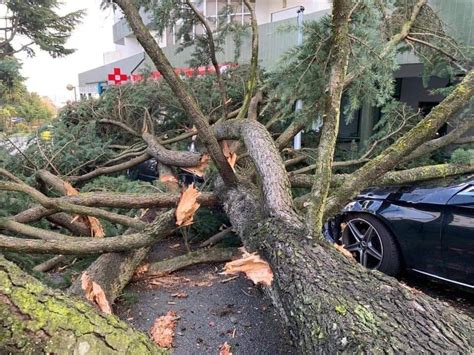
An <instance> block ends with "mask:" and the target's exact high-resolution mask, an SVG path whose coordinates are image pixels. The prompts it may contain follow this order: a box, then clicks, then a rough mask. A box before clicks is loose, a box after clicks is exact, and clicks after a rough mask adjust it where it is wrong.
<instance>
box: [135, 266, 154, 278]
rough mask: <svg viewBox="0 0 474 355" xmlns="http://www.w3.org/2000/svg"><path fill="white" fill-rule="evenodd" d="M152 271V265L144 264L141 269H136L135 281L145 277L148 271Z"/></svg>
mask: <svg viewBox="0 0 474 355" xmlns="http://www.w3.org/2000/svg"><path fill="white" fill-rule="evenodd" d="M149 269H150V264H149V263H146V264H142V265H140V266H139V267H137V268H136V270H135V272H134V273H133V278H134V279H140V278H141V277H142V276H144V275H145V274H146V273H147V272H148V270H149Z"/></svg>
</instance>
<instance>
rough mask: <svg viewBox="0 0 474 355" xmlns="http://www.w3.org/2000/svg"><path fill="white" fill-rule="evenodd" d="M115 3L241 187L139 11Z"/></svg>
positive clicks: (126, 0)
mask: <svg viewBox="0 0 474 355" xmlns="http://www.w3.org/2000/svg"><path fill="white" fill-rule="evenodd" d="M114 2H115V3H116V4H117V5H118V6H119V7H120V8H121V9H122V11H123V13H124V14H125V16H126V18H127V20H128V23H129V25H130V27H131V28H132V30H133V32H134V34H135V36H136V37H137V39H138V41H139V42H140V44H141V45H142V47H143V49H144V50H145V52H146V53H147V54H148V55H149V56H150V58H151V60H152V61H153V64H155V66H156V68H157V69H158V70H159V71H160V72H161V74H162V75H163V77H164V78H165V80H166V82H167V83H168V85H169V86H170V88H171V90H172V91H173V93H174V94H175V95H176V97H177V99H178V100H179V101H180V103H181V105H182V107H183V109H184V111H185V112H186V113H187V115H188V116H189V118H190V119H191V120H192V121H193V123H194V124H195V126H196V127H197V129H198V131H199V133H198V135H199V137H200V139H201V141H202V142H203V144H204V145H205V146H206V148H207V150H208V152H209V154H210V155H211V157H212V159H213V160H214V162H215V164H216V166H217V169H218V170H219V173H220V175H221V176H222V179H223V180H224V182H225V184H226V185H228V186H235V185H236V184H237V176H236V175H235V173H234V171H233V170H232V168H231V167H230V165H229V163H228V162H227V159H226V157H225V156H224V154H223V152H222V150H221V148H220V146H219V143H218V142H217V139H216V138H215V137H214V135H213V134H212V131H211V129H210V127H209V123H208V120H207V118H206V117H205V116H204V114H203V113H202V111H201V110H200V109H199V106H198V104H197V102H196V100H195V99H194V98H193V97H192V96H191V95H190V94H189V91H188V89H187V88H186V85H185V84H184V83H183V81H182V80H181V79H180V78H179V76H178V75H177V74H176V73H175V72H174V70H173V67H172V66H171V64H170V63H169V61H168V59H167V58H166V56H165V54H164V53H163V51H162V49H161V48H160V46H159V45H158V43H156V41H155V39H154V38H153V36H152V35H151V34H150V31H149V30H148V28H147V27H146V26H145V24H144V23H143V20H142V19H141V17H140V14H139V12H138V9H137V8H136V7H135V5H134V4H133V2H132V1H131V0H115V1H114Z"/></svg>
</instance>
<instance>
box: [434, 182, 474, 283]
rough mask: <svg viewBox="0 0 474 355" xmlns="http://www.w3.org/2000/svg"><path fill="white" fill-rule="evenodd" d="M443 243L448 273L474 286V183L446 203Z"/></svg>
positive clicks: (450, 277) (454, 279)
mask: <svg viewBox="0 0 474 355" xmlns="http://www.w3.org/2000/svg"><path fill="white" fill-rule="evenodd" d="M441 244H442V250H443V261H444V265H445V271H446V275H445V277H446V278H447V279H449V280H452V281H455V282H457V283H461V284H465V285H470V286H471V287H473V288H474V184H470V185H468V186H467V187H466V188H465V189H463V190H461V191H460V192H458V193H457V194H455V195H454V196H453V197H452V198H451V199H450V200H449V201H448V203H447V204H446V208H445V211H444V218H443V228H442V236H441Z"/></svg>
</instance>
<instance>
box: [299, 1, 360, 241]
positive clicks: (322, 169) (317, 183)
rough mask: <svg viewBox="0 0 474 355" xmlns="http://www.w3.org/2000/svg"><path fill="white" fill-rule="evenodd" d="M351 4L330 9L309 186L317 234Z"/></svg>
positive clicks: (336, 120)
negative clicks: (324, 88)
mask: <svg viewBox="0 0 474 355" xmlns="http://www.w3.org/2000/svg"><path fill="white" fill-rule="evenodd" d="M353 6H358V5H354V2H353V1H352V0H335V1H334V5H333V11H332V17H333V19H332V25H333V32H332V36H331V42H332V47H331V55H330V59H329V62H330V63H331V71H330V72H331V75H330V77H329V84H328V93H327V96H326V99H325V104H324V113H325V115H324V119H323V127H322V129H321V138H320V139H319V145H318V160H317V162H316V169H315V174H314V184H313V188H312V189H311V199H310V206H309V210H308V217H309V219H310V221H311V226H312V228H313V231H314V232H315V235H319V231H321V230H322V226H323V223H324V220H323V215H324V207H325V205H326V200H327V197H328V193H329V187H330V184H331V176H332V165H333V160H334V151H335V149H336V140H337V135H338V133H339V117H340V114H341V99H342V92H343V89H344V80H345V78H346V74H347V67H348V64H349V53H350V41H349V21H350V16H351V11H352V8H353Z"/></svg>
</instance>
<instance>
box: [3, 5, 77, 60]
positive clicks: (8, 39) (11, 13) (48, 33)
mask: <svg viewBox="0 0 474 355" xmlns="http://www.w3.org/2000/svg"><path fill="white" fill-rule="evenodd" d="M60 4H61V3H60V2H59V1H57V0H6V2H5V5H6V9H7V11H6V14H4V19H5V25H3V24H2V26H3V27H1V28H0V31H1V32H0V59H3V58H4V57H5V56H7V55H14V54H16V53H18V52H21V51H26V52H27V53H28V55H30V56H33V55H35V50H34V46H35V45H36V46H38V47H39V48H40V49H41V50H44V51H46V52H48V53H49V54H50V55H51V56H52V57H61V56H64V55H68V54H71V53H73V52H74V49H70V48H66V41H67V40H68V39H69V37H70V36H71V32H72V30H73V29H74V27H75V26H76V25H77V24H78V23H79V21H80V20H81V18H82V16H83V15H84V11H82V10H81V11H74V12H71V13H69V14H66V15H64V16H61V15H59V14H57V12H56V10H57V9H58V7H59V5H60ZM0 16H3V14H1V15H0Z"/></svg>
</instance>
